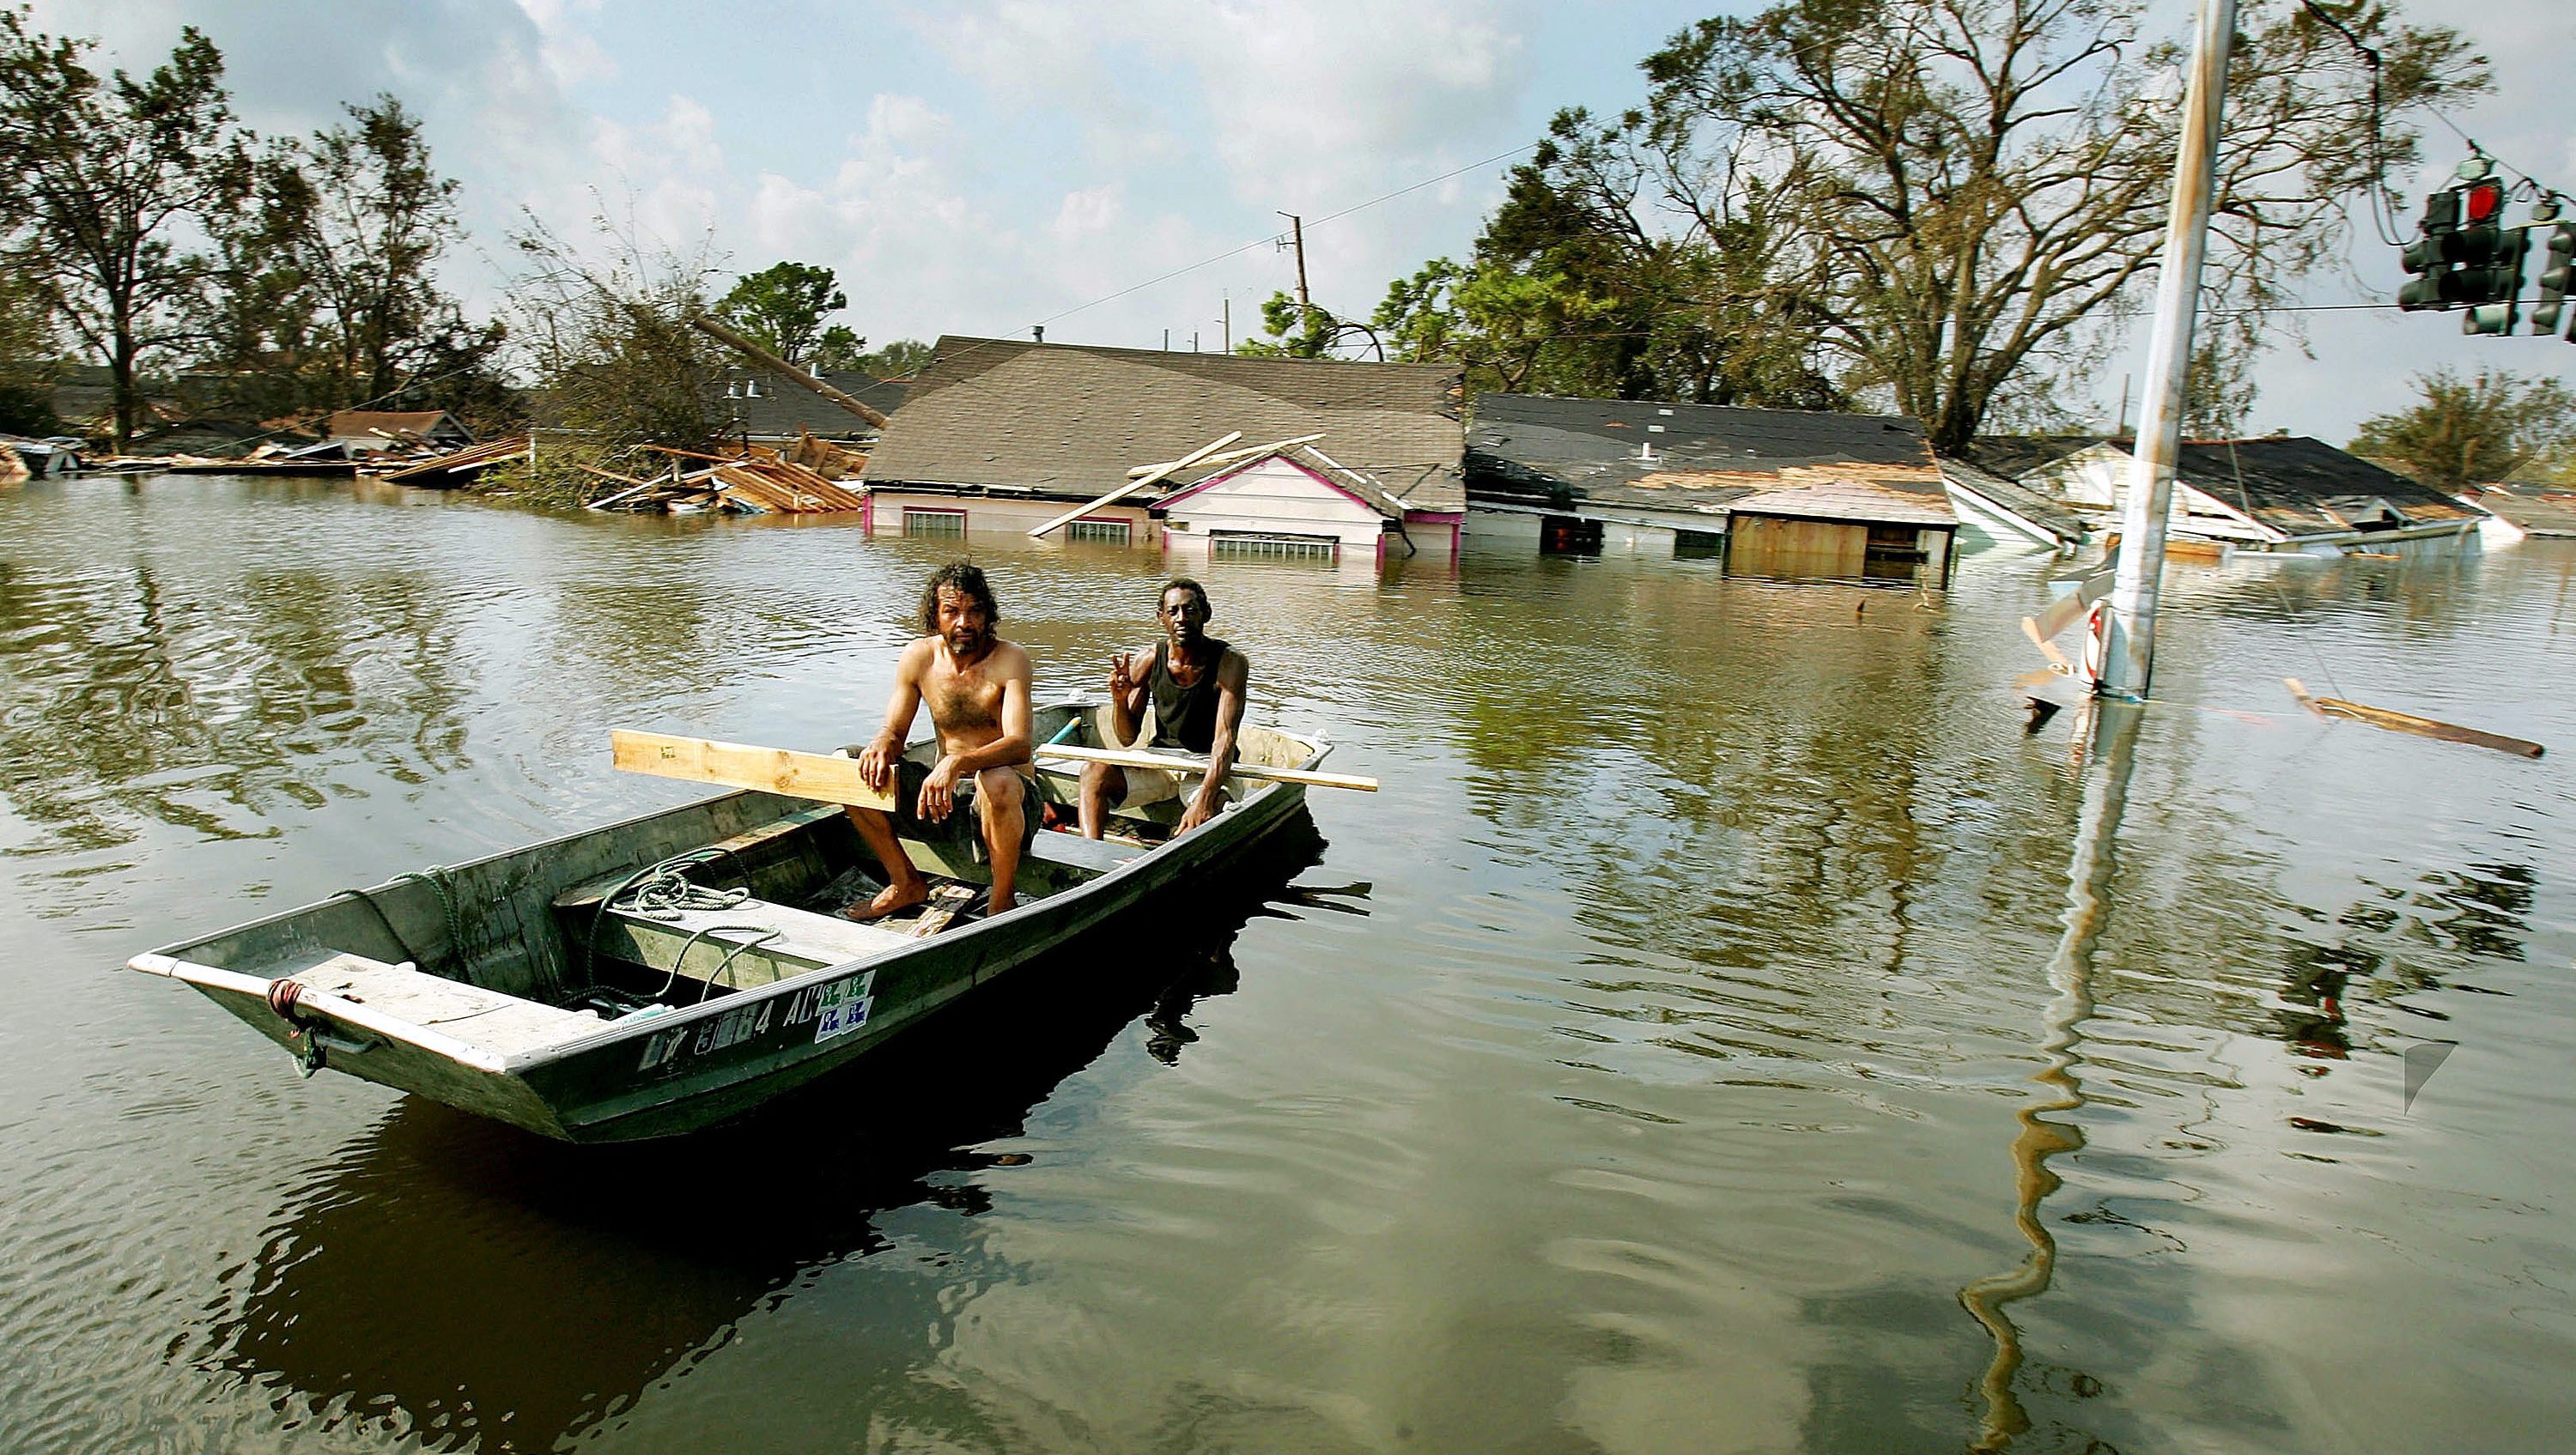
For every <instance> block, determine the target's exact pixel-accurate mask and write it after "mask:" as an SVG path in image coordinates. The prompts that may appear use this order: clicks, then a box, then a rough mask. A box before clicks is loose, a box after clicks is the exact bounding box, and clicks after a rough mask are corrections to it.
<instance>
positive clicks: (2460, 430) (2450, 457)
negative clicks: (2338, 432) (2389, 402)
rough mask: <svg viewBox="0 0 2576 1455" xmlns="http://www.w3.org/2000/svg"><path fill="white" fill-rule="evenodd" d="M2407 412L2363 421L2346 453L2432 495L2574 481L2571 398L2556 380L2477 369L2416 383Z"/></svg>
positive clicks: (2575, 402) (2574, 404) (2575, 405)
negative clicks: (2522, 482) (2383, 465)
mask: <svg viewBox="0 0 2576 1455" xmlns="http://www.w3.org/2000/svg"><path fill="white" fill-rule="evenodd" d="M2414 384H2415V388H2416V391H2417V393H2419V394H2420V395H2421V396H2422V397H2421V398H2420V399H2419V400H2418V401H2417V402H2416V403H2415V404H2413V405H2410V406H2409V407H2407V408H2405V409H2401V410H2398V411H2397V412H2396V413H2393V414H2382V415H2377V416H2374V417H2372V418H2370V419H2366V420H2364V421H2362V425H2361V432H2360V433H2359V434H2356V435H2354V436H2353V440H2352V444H2351V445H2350V446H2349V448H2350V449H2351V450H2352V452H2353V453H2354V454H2356V455H2365V456H2368V457H2370V458H2372V459H2378V460H2387V461H2390V462H2392V463H2393V464H2395V465H2396V466H2397V467H2398V468H2399V469H2401V470H2403V471H2404V472H2405V473H2407V474H2409V475H2412V476H2414V477H2415V478H2416V479H2418V480H2421V481H2423V482H2424V483H2425V484H2427V485H2430V486H2432V487H2433V488H2434V489H2436V490H2446V491H2456V490H2458V489H2460V488H2461V487H2462V486H2466V485H2492V484H2495V483H2497V482H2499V481H2504V480H2510V479H2515V478H2517V477H2519V478H2523V479H2530V480H2539V481H2566V480H2570V479H2576V392H2571V391H2570V390H2569V389H2568V388H2567V386H2566V385H2564V384H2561V383H2559V382H2558V381H2557V380H2555V379H2542V378H2534V377H2530V376H2526V375H2519V374H2511V373H2506V372H2504V371H2502V370H2496V369H2480V370H2479V371H2478V372H2477V376H2476V377H2475V378H2470V379H2463V378H2461V377H2460V376H2459V375H2457V374H2454V373H2452V372H2451V371H2450V370H2449V369H2435V370H2434V371H2433V372H2431V373H2429V374H2418V375H2416V376H2415V379H2414Z"/></svg>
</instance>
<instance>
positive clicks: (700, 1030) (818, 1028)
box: [637, 970, 877, 1071]
mask: <svg viewBox="0 0 2576 1455" xmlns="http://www.w3.org/2000/svg"><path fill="white" fill-rule="evenodd" d="M876 978H877V974H876V972H875V971H873V970H867V971H862V972H860V973H859V974H856V975H847V976H843V977H842V978H841V979H838V980H832V981H826V982H825V983H823V984H821V985H810V986H807V987H806V988H805V989H803V990H800V991H798V992H796V993H795V994H794V995H792V996H790V997H788V998H787V999H786V1000H784V1001H782V1000H779V999H777V998H775V997H769V998H765V999H763V1000H760V1001H758V1002H757V1003H755V1004H751V1005H746V1006H742V1007H740V1008H738V1009H734V1010H729V1011H726V1012H725V1013H724V1014H722V1015H720V1016H716V1017H714V1018H713V1019H710V1020H704V1021H699V1022H698V1023H696V1024H695V1025H687V1026H678V1027H674V1028H673V1029H671V1030H667V1031H661V1032H657V1033H656V1034H654V1035H652V1036H650V1037H647V1038H646V1039H645V1042H644V1060H643V1062H642V1064H641V1065H640V1066H639V1067H638V1068H637V1069H639V1070H644V1071H651V1070H655V1069H657V1068H659V1067H665V1066H669V1065H671V1064H673V1063H674V1062H678V1061H681V1060H685V1059H688V1058H690V1057H695V1056H704V1055H708V1054H710V1053H713V1052H716V1051H723V1050H727V1049H730V1048H732V1047H734V1046H738V1045H741V1044H743V1043H744V1042H746V1041H751V1040H756V1039H758V1038H760V1037H763V1036H766V1035H768V1034H769V1031H770V1028H771V1027H772V1026H778V1027H782V1028H784V1027H794V1026H801V1025H805V1024H808V1023H811V1024H812V1025H813V1027H814V1042H815V1044H817V1045H820V1044H821V1043H823V1042H825V1041H828V1040H830V1039H832V1038H833V1037H834V1036H846V1035H848V1034H849V1033H850V1032H852V1031H855V1030H857V1029H859V1028H860V1027H861V1026H864V1025H866V1024H867V1023H868V1010H869V1008H870V1007H871V1006H873V1005H874V1004H875V1003H876V997H875V996H873V995H872V994H870V993H869V992H870V991H872V990H874V989H875V987H876Z"/></svg>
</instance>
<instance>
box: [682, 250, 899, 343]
mask: <svg viewBox="0 0 2576 1455" xmlns="http://www.w3.org/2000/svg"><path fill="white" fill-rule="evenodd" d="M849 306H850V300H849V298H848V297H847V296H846V295H844V294H843V293H842V292H841V289H840V287H839V285H838V284H837V283H836V282H834V280H833V277H832V270H831V269H829V268H825V267H818V266H816V265H815V264H812V263H784V262H782V263H772V264H770V265H769V266H768V267H766V268H763V269H761V270H760V271H759V272H757V273H747V274H745V275H744V276H743V277H742V278H741V279H739V280H738V281H736V282H735V284H734V285H733V289H732V291H730V292H728V293H726V294H725V296H724V297H722V298H719V299H717V300H716V306H715V314H716V316H717V317H718V318H721V319H723V320H724V321H725V322H727V323H729V324H732V325H733V326H734V327H735V328H737V329H740V330H741V331H742V332H744V333H746V334H749V335H750V336H751V338H752V341H753V342H755V343H757V344H759V345H760V346H761V347H762V348H765V349H767V350H769V351H770V352H771V353H773V354H776V355H777V356H778V357H780V358H782V359H785V360H786V361H787V362H789V363H791V364H797V365H800V366H807V367H811V363H810V356H811V355H812V354H813V352H814V347H815V343H816V340H817V338H818V337H819V335H820V334H821V332H822V328H823V319H824V316H825V315H827V314H831V313H837V312H839V311H840V310H842V309H844V308H847V307H849ZM842 332H843V333H847V332H848V331H847V330H846V329H844V330H842ZM841 342H843V341H841V340H836V341H835V343H836V346H837V345H839V344H840V343H841ZM855 342H857V343H860V344H864V343H866V342H867V341H866V340H865V339H858V340H855Z"/></svg>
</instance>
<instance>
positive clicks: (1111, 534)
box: [1064, 520, 1127, 546]
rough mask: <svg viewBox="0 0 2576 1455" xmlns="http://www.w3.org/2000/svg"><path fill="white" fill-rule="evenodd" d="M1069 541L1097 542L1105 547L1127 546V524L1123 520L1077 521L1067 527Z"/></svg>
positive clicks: (1065, 536) (1065, 531) (1065, 533)
mask: <svg viewBox="0 0 2576 1455" xmlns="http://www.w3.org/2000/svg"><path fill="white" fill-rule="evenodd" d="M1064 538H1065V539H1066V540H1069V541H1096V542H1098V543H1099V544H1101V545H1104V546H1123V545H1125V544H1127V522H1125V521H1123V520H1077V521H1075V522H1073V523H1072V524H1071V525H1068V526H1066V527H1065V530H1064Z"/></svg>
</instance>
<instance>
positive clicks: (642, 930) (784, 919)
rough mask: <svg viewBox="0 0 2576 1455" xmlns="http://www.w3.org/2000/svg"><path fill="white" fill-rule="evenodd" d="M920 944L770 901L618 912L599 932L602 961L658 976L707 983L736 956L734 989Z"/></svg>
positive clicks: (730, 972) (727, 976)
mask: <svg viewBox="0 0 2576 1455" xmlns="http://www.w3.org/2000/svg"><path fill="white" fill-rule="evenodd" d="M762 931H768V932H770V933H769V936H768V938H766V939H760V938H759V936H760V932H762ZM755 939H757V940H758V941H759V942H758V943H757V944H754V945H753V946H752V947H751V948H749V949H746V950H743V951H742V952H741V953H740V954H735V950H734V947H735V946H737V945H741V944H743V943H744V942H745V941H749V940H755ZM692 941H694V943H692ZM916 943H918V942H917V941H916V940H914V939H913V937H912V936H910V935H907V934H904V933H902V932H900V931H897V930H890V929H886V928H884V927H882V926H878V925H863V924H857V923H853V922H852V921H849V920H845V919H842V918H841V917H840V916H838V915H829V914H816V913H814V912H813V911H812V910H805V909H798V908H796V907H794V906H793V905H785V904H773V903H771V902H770V901H768V900H765V899H750V900H745V901H743V902H742V903H741V904H738V905H735V906H734V907H733V908H731V909H684V910H680V911H677V912H676V914H670V915H645V914H638V913H636V912H635V911H633V910H630V909H623V908H617V909H611V910H609V911H608V912H607V913H606V915H605V916H604V917H603V918H602V920H601V922H600V925H599V952H600V954H602V955H605V956H611V957H614V958H618V959H624V960H632V961H635V962H636V963H637V964H640V965H645V966H648V967H650V968H652V969H655V970H661V971H669V970H671V969H673V968H674V967H675V966H676V967H677V968H678V970H679V973H681V974H683V975H688V976H692V977H695V978H698V979H707V978H709V977H713V976H716V974H717V970H718V967H720V966H723V965H724V964H725V961H726V957H727V956H731V957H732V965H731V967H730V968H729V969H727V970H726V971H725V973H724V974H723V976H722V977H721V979H722V981H723V983H725V984H729V985H734V986H751V985H767V984H770V983H772V982H774V981H779V980H785V979H787V978H789V977H790V976H793V975H799V974H802V973H803V972H805V971H807V970H819V969H821V968H823V967H824V966H827V965H846V964H848V963H849V962H851V961H852V960H865V959H869V958H872V957H874V956H877V955H882V954H884V953H885V952H887V951H889V950H894V949H900V948H902V947H904V946H906V945H912V944H916Z"/></svg>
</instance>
